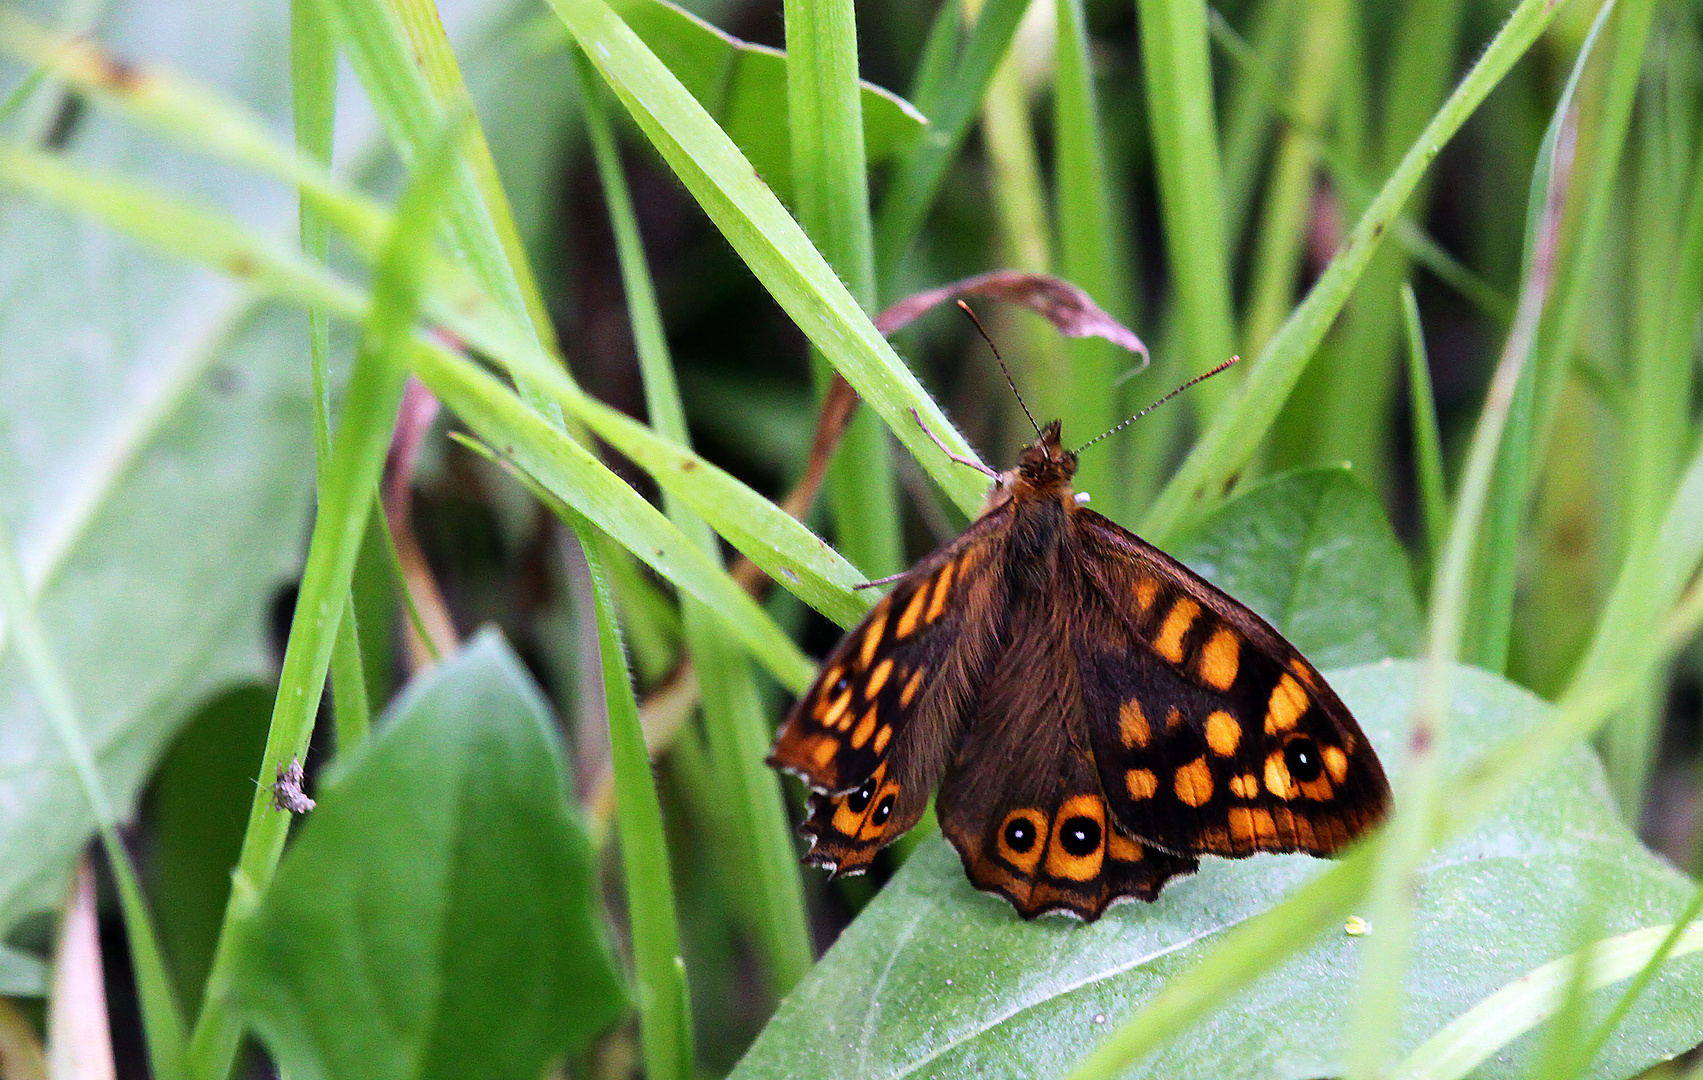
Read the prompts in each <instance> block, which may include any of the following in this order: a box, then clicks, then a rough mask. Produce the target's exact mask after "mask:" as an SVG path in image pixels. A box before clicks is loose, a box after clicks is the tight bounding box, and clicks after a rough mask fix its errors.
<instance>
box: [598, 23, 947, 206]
mask: <svg viewBox="0 0 1703 1080" xmlns="http://www.w3.org/2000/svg"><path fill="white" fill-rule="evenodd" d="M614 7H615V10H616V12H617V13H619V14H620V16H621V17H622V18H623V19H624V20H626V23H627V25H628V26H630V27H632V28H633V32H634V33H635V34H637V35H638V36H639V39H640V40H641V41H643V42H644V43H645V44H646V45H647V46H649V47H650V50H651V51H652V52H654V53H655V54H656V55H657V58H658V59H659V60H661V61H662V62H663V63H664V64H667V65H668V68H669V70H670V71H672V72H674V74H675V77H677V78H678V79H679V80H680V81H681V83H683V84H684V85H685V87H686V89H687V90H689V91H691V93H692V96H693V97H695V98H697V99H698V102H699V104H701V105H703V107H704V110H705V111H706V112H708V113H709V114H710V116H712V117H714V118H715V120H716V121H717V122H718V123H719V124H721V126H722V129H723V130H724V131H726V132H727V134H728V137H729V138H731V139H732V140H733V141H734V143H735V144H736V145H737V146H738V147H739V149H740V151H741V152H742V153H743V154H744V155H745V156H746V157H747V158H749V159H750V161H751V167H752V168H754V169H756V170H757V174H758V175H759V176H761V177H762V178H763V180H764V182H766V183H767V184H768V185H769V186H770V187H771V188H773V189H774V190H775V191H776V193H778V194H779V195H780V197H781V198H782V199H783V200H790V199H791V197H792V195H791V192H792V149H791V146H790V145H789V144H788V142H787V97H786V54H785V53H783V52H781V51H780V50H779V49H772V48H769V47H768V46H766V45H755V44H752V43H751V42H749V41H741V40H740V39H739V38H736V37H734V36H733V35H732V34H729V33H727V32H725V31H723V30H720V29H718V28H717V27H715V26H712V25H710V24H709V23H707V22H705V21H704V20H703V19H700V18H698V17H697V16H696V15H693V14H692V13H691V12H689V11H686V10H684V9H683V8H680V7H678V6H677V5H675V4H671V3H668V2H666V0H621V2H617V3H616V4H615V5H614ZM862 85H863V139H864V148H865V152H866V154H867V155H868V158H869V162H870V164H879V163H880V162H882V161H885V160H886V159H887V158H889V157H891V156H892V155H893V154H895V153H898V152H899V151H901V150H904V149H906V148H907V147H909V146H910V145H912V144H913V143H914V142H915V141H916V140H917V139H918V138H920V137H921V135H922V131H923V128H924V126H926V124H927V120H926V119H924V117H923V115H922V114H921V113H919V112H917V110H916V109H915V108H914V107H912V105H911V104H910V102H908V101H906V100H905V99H903V98H901V97H899V96H898V95H897V94H894V93H892V92H890V91H887V90H883V89H882V88H881V87H879V86H875V85H873V84H871V83H868V82H865V83H863V84H862Z"/></svg>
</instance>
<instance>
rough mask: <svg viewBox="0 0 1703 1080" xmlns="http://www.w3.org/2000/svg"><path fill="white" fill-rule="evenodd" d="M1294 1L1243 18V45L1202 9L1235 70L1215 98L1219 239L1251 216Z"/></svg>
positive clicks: (1267, 5)
mask: <svg viewBox="0 0 1703 1080" xmlns="http://www.w3.org/2000/svg"><path fill="white" fill-rule="evenodd" d="M1300 8H1301V5H1300V4H1299V3H1298V2H1297V0H1261V2H1260V3H1258V4H1257V5H1254V6H1253V8H1252V13H1251V14H1250V15H1249V17H1248V21H1249V23H1250V24H1251V26H1250V30H1249V33H1248V39H1249V40H1248V41H1243V40H1242V37H1241V35H1240V34H1238V33H1236V31H1235V28H1233V27H1232V26H1231V25H1230V24H1229V22H1228V21H1226V20H1225V18H1224V16H1223V15H1220V14H1219V13H1218V10H1217V8H1214V7H1208V8H1207V10H1206V19H1207V29H1209V30H1210V31H1211V32H1212V38H1213V40H1214V41H1216V42H1218V45H1219V47H1220V48H1222V49H1223V50H1224V51H1225V53H1226V54H1227V55H1228V56H1229V58H1230V59H1231V60H1233V61H1235V62H1236V63H1237V64H1239V65H1240V67H1241V78H1237V79H1232V80H1230V81H1229V84H1228V86H1226V87H1225V90H1224V93H1223V94H1222V95H1221V96H1222V97H1223V98H1224V99H1225V101H1226V104H1225V106H1224V123H1223V125H1222V127H1223V131H1224V154H1223V158H1224V219H1225V234H1226V235H1227V236H1229V237H1232V238H1237V239H1239V238H1240V237H1241V236H1242V235H1243V233H1244V232H1245V230H1246V227H1247V223H1248V219H1249V216H1250V215H1251V213H1252V211H1253V206H1254V195H1255V194H1256V191H1255V188H1256V184H1257V181H1258V176H1259V172H1258V170H1259V166H1260V165H1261V163H1262V162H1263V161H1264V160H1265V148H1266V145H1267V144H1268V143H1269V142H1270V139H1271V133H1272V129H1273V127H1274V126H1275V123H1276V121H1277V116H1275V115H1274V109H1273V108H1272V106H1273V104H1274V103H1275V102H1277V101H1278V100H1279V99H1280V95H1279V94H1278V93H1277V89H1276V86H1277V84H1278V83H1279V82H1280V81H1282V80H1284V79H1285V78H1286V76H1287V75H1288V71H1287V69H1286V68H1284V67H1282V64H1283V63H1284V61H1285V60H1286V58H1287V57H1288V55H1289V51H1290V43H1291V41H1293V40H1294V37H1293V34H1294V31H1293V20H1294V17H1295V13H1296V12H1297V11H1298V10H1300Z"/></svg>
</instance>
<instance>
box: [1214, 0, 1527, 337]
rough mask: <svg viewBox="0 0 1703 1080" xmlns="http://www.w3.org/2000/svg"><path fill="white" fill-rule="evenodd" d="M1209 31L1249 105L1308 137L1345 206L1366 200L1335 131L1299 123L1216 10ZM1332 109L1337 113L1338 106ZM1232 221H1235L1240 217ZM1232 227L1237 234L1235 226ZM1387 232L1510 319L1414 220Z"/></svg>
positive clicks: (1260, 62) (1344, 61)
mask: <svg viewBox="0 0 1703 1080" xmlns="http://www.w3.org/2000/svg"><path fill="white" fill-rule="evenodd" d="M1354 10H1355V9H1353V8H1349V9H1347V12H1348V14H1347V15H1346V16H1345V18H1344V19H1343V25H1342V32H1343V33H1344V35H1345V36H1348V37H1350V38H1352V37H1353V34H1352V30H1353V28H1354V23H1355V15H1354ZM1211 29H1212V39H1213V40H1214V41H1215V42H1217V43H1218V46H1219V48H1221V49H1223V50H1224V54H1225V56H1227V57H1228V58H1229V59H1230V60H1232V61H1233V62H1234V63H1235V64H1236V65H1237V66H1238V67H1239V68H1240V69H1241V71H1242V75H1243V78H1242V79H1240V80H1238V84H1239V85H1240V86H1243V87H1252V88H1254V89H1253V92H1252V93H1251V95H1250V96H1251V100H1252V101H1253V103H1254V104H1255V105H1258V106H1260V107H1261V109H1262V110H1263V113H1269V114H1270V117H1269V118H1275V119H1278V120H1281V121H1282V123H1283V124H1285V125H1287V126H1288V127H1289V128H1291V129H1293V130H1295V131H1296V132H1297V134H1306V135H1310V136H1311V138H1312V141H1313V146H1314V149H1315V150H1316V151H1317V152H1318V157H1319V161H1320V163H1321V164H1323V165H1324V167H1325V169H1326V171H1327V172H1328V174H1329V177H1330V181H1331V183H1332V184H1333V185H1334V186H1335V187H1336V190H1337V192H1338V193H1340V195H1341V196H1342V197H1343V199H1344V200H1345V201H1346V202H1348V203H1349V204H1350V205H1359V204H1363V203H1366V202H1369V201H1370V200H1371V198H1372V189H1371V185H1370V184H1369V183H1367V181H1366V179H1365V177H1364V175H1363V172H1362V170H1361V169H1360V168H1359V167H1358V166H1357V165H1355V164H1354V163H1353V160H1352V158H1353V156H1354V155H1353V154H1352V153H1351V152H1350V151H1349V150H1347V149H1346V148H1345V145H1344V144H1345V143H1346V142H1347V140H1346V139H1344V138H1343V137H1342V136H1341V135H1340V133H1335V134H1333V133H1332V132H1331V131H1330V130H1328V129H1326V128H1322V127H1309V126H1308V125H1307V124H1305V123H1304V122H1303V119H1302V117H1301V114H1300V113H1299V112H1298V111H1297V110H1296V109H1295V108H1294V107H1292V106H1291V105H1290V104H1289V103H1288V102H1286V101H1285V100H1284V99H1282V98H1281V97H1280V96H1279V95H1278V93H1277V91H1276V89H1275V88H1274V87H1273V86H1272V79H1273V75H1272V74H1271V70H1272V67H1273V65H1272V63H1271V61H1270V60H1269V58H1266V57H1264V56H1263V55H1262V54H1259V53H1256V52H1255V50H1254V48H1253V47H1252V46H1250V45H1249V44H1248V43H1247V42H1245V41H1243V40H1242V38H1241V37H1240V35H1238V34H1237V33H1236V31H1235V28H1234V27H1232V26H1231V25H1230V24H1229V23H1227V22H1225V21H1224V19H1223V17H1222V16H1220V15H1218V14H1217V13H1216V12H1214V13H1213V14H1212V16H1211ZM1351 51H1352V50H1350V49H1347V48H1345V49H1344V50H1342V52H1341V53H1339V54H1338V57H1337V64H1338V66H1339V67H1341V68H1348V69H1350V70H1351V71H1352V70H1354V69H1355V68H1357V67H1358V64H1357V63H1350V62H1349V59H1350V57H1349V56H1348V55H1344V54H1347V53H1351ZM1341 81H1343V82H1347V81H1348V79H1347V78H1346V77H1344V78H1343V79H1342V80H1341ZM1343 96H1344V95H1343V94H1341V93H1339V94H1337V95H1336V97H1337V100H1338V101H1340V100H1341V98H1342V97H1343ZM1337 111H1339V112H1340V111H1341V110H1340V107H1339V108H1338V110H1337ZM1225 183H1226V190H1227V191H1228V190H1230V188H1229V186H1228V185H1229V183H1230V181H1229V180H1226V181H1225ZM1238 214H1239V215H1242V214H1245V211H1239V212H1238ZM1234 220H1237V221H1239V220H1240V216H1238V217H1237V218H1235V219H1234ZM1237 231H1238V232H1239V231H1240V229H1238V230H1237ZM1392 233H1393V235H1394V237H1395V239H1396V240H1397V241H1399V242H1400V243H1401V246H1402V250H1403V251H1405V252H1406V254H1407V257H1408V258H1410V259H1412V260H1413V261H1414V262H1415V263H1418V264H1419V265H1420V266H1423V267H1424V268H1425V269H1427V270H1429V271H1430V272H1431V273H1432V274H1434V275H1436V277H1437V279H1438V280H1439V281H1442V282H1443V283H1444V284H1445V285H1448V286H1449V287H1450V288H1452V289H1454V290H1455V291H1456V292H1458V293H1460V295H1461V296H1462V297H1463V298H1464V299H1466V300H1468V301H1470V302H1471V303H1472V304H1473V305H1474V306H1476V307H1477V308H1478V309H1479V310H1480V311H1482V312H1484V313H1485V314H1486V315H1489V316H1490V317H1492V318H1493V319H1496V320H1498V321H1501V322H1506V321H1508V320H1510V319H1512V318H1513V315H1514V305H1513V304H1512V302H1510V301H1509V300H1508V299H1507V298H1506V297H1504V296H1503V295H1502V294H1501V293H1500V292H1498V291H1497V290H1496V288H1495V287H1494V286H1492V285H1491V284H1490V283H1489V282H1487V281H1485V280H1484V278H1483V277H1481V276H1480V275H1479V274H1477V273H1475V272H1474V271H1473V270H1472V269H1470V268H1469V267H1467V266H1465V265H1463V264H1462V263H1461V262H1460V260H1459V259H1456V258H1455V257H1454V256H1453V255H1451V254H1449V253H1448V252H1447V251H1445V250H1444V249H1443V247H1442V245H1441V244H1439V243H1438V242H1437V241H1436V240H1435V239H1433V238H1432V237H1431V236H1430V235H1429V234H1427V233H1426V232H1425V231H1424V230H1423V229H1421V228H1420V227H1419V226H1418V225H1417V224H1415V223H1414V221H1413V219H1412V218H1410V217H1408V216H1406V215H1399V216H1398V217H1397V218H1396V223H1395V227H1394V228H1393V230H1392Z"/></svg>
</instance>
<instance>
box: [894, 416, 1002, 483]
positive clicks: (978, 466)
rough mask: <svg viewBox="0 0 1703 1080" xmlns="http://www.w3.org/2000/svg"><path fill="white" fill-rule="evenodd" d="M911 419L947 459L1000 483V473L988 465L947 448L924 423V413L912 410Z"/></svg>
mask: <svg viewBox="0 0 1703 1080" xmlns="http://www.w3.org/2000/svg"><path fill="white" fill-rule="evenodd" d="M911 417H912V418H913V419H915V420H916V422H917V427H920V428H922V433H923V434H924V435H927V436H928V437H929V439H930V440H931V441H932V442H933V443H934V445H936V446H938V447H940V452H941V453H943V454H945V455H946V456H947V457H949V458H951V459H952V460H953V461H956V462H957V463H958V464H960V465H968V466H969V467H970V468H972V469H974V470H976V471H977V472H979V473H985V474H987V475H988V476H991V477H993V479H994V482H995V483H998V482H999V472H998V471H997V470H995V469H990V468H988V467H987V466H986V465H983V464H982V463H981V462H979V461H975V460H973V459H971V458H967V457H965V456H963V455H962V454H958V453H954V452H953V450H952V448H951V447H950V446H947V445H946V444H945V443H943V442H941V441H940V436H938V435H936V434H935V433H934V432H932V431H930V430H929V427H928V425H927V424H925V423H923V421H922V413H919V412H917V411H916V410H915V409H912V410H911Z"/></svg>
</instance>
